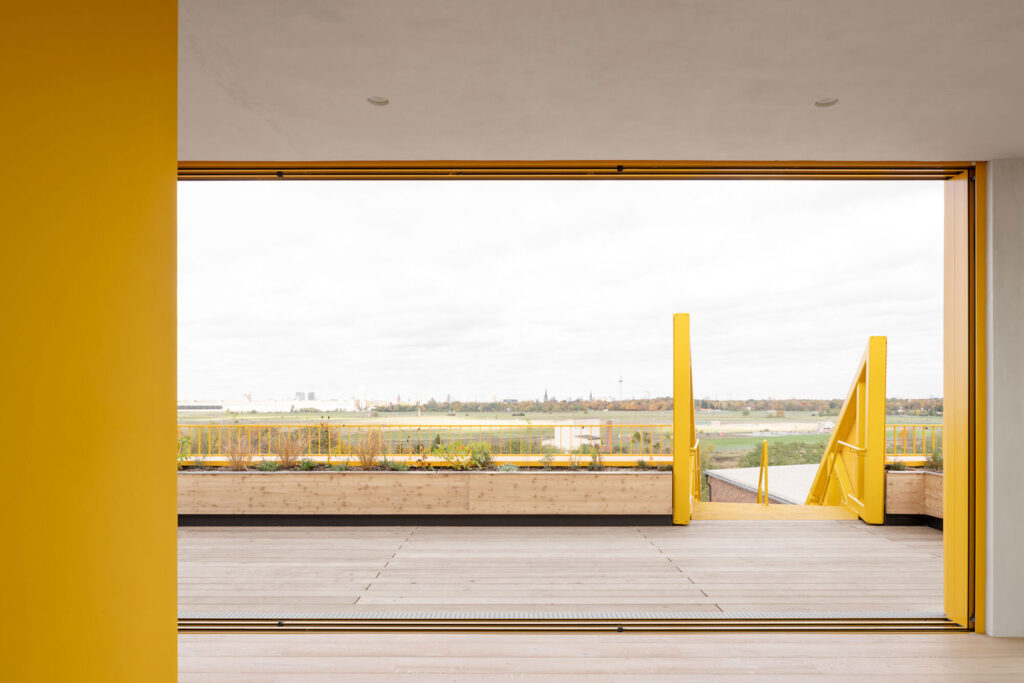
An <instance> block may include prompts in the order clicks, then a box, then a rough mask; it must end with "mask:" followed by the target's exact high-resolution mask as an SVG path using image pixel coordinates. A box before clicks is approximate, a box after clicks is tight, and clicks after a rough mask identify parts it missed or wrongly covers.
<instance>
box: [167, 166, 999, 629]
mask: <svg viewBox="0 0 1024 683" xmlns="http://www.w3.org/2000/svg"><path fill="white" fill-rule="evenodd" d="M985 170H986V169H985V164H984V163H983V162H978V163H975V162H845V161H786V162H761V161H731V162H721V161H636V160H603V161H351V162H349V161H346V162H245V161H241V162H237V161H236V162H219V161H188V162H180V163H179V166H178V179H179V180H285V181H288V180H515V179H524V180H709V179H721V180H736V179H739V180H754V179H762V180H943V181H945V188H946V189H945V197H946V199H945V285H944V304H943V308H944V333H945V339H944V372H943V375H944V378H943V382H944V399H943V404H944V423H945V425H946V426H945V428H944V429H943V432H944V435H943V439H944V444H943V455H944V460H945V468H946V472H947V475H948V476H946V477H944V478H943V481H944V487H945V495H944V497H943V515H944V521H943V525H944V533H943V544H944V569H945V571H944V575H945V591H944V592H945V609H946V614H947V616H948V617H949V618H950V620H952V621H955V622H956V623H958V624H961V625H963V626H967V627H970V628H974V629H975V630H976V631H982V630H983V625H984V623H985V621H984V615H983V613H982V610H983V609H984V605H985V599H984V591H985V586H984V576H985V570H984V539H985V515H984V510H985V471H984V470H985V461H984V453H985V432H984V429H981V428H979V425H984V424H985V421H984V418H985V231H984V228H983V226H984V224H985V179H986V173H985ZM979 226H981V227H979ZM688 489H689V487H685V488H684V489H683V491H680V492H679V494H680V495H689V491H688ZM684 491H685V494H684V493H683V492H684Z"/></svg>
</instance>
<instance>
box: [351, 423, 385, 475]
mask: <svg viewBox="0 0 1024 683" xmlns="http://www.w3.org/2000/svg"><path fill="white" fill-rule="evenodd" d="M383 452H384V433H383V432H382V431H381V430H380V429H371V430H370V431H369V432H368V433H367V434H366V438H365V439H363V440H362V441H361V442H359V446H358V448H356V456H357V457H358V458H359V464H360V466H361V467H362V468H363V469H364V470H369V469H373V467H374V466H376V464H377V459H378V458H380V456H381V454H382V453H383Z"/></svg>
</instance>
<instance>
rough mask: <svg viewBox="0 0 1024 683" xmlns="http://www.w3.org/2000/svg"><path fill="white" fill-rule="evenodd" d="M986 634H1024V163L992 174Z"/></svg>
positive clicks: (997, 167)
mask: <svg viewBox="0 0 1024 683" xmlns="http://www.w3.org/2000/svg"><path fill="white" fill-rule="evenodd" d="M987 230H988V293H989V299H988V304H987V305H988V322H989V335H988V378H987V390H988V399H987V400H988V424H987V429H988V453H987V458H988V469H987V476H988V481H987V486H988V492H987V496H986V503H987V531H986V533H987V543H986V546H985V548H986V558H987V560H986V565H985V570H986V571H985V573H986V587H987V592H986V613H987V615H988V617H987V620H986V631H987V632H988V633H990V634H992V635H995V636H1024V442H1022V440H1021V438H1020V425H1021V418H1022V417H1024V160H1000V161H993V162H991V163H990V165H989V175H988V225H987Z"/></svg>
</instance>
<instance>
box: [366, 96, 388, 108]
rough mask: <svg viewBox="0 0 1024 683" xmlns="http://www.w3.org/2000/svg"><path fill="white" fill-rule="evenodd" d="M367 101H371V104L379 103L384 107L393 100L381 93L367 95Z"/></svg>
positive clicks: (378, 104) (379, 105)
mask: <svg viewBox="0 0 1024 683" xmlns="http://www.w3.org/2000/svg"><path fill="white" fill-rule="evenodd" d="M366 101H367V102H369V103H370V104H374V105H377V106H378V107H383V106H384V105H385V104H387V103H388V102H390V101H391V100H389V99H388V98H386V97H381V96H380V95H374V96H373V97H367V98H366Z"/></svg>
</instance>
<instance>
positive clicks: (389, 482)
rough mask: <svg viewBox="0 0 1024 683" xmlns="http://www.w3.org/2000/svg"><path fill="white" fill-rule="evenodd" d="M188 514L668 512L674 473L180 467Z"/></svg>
mask: <svg viewBox="0 0 1024 683" xmlns="http://www.w3.org/2000/svg"><path fill="white" fill-rule="evenodd" d="M178 514H182V515H669V514H672V474H671V473H670V472H181V473H179V474H178Z"/></svg>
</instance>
